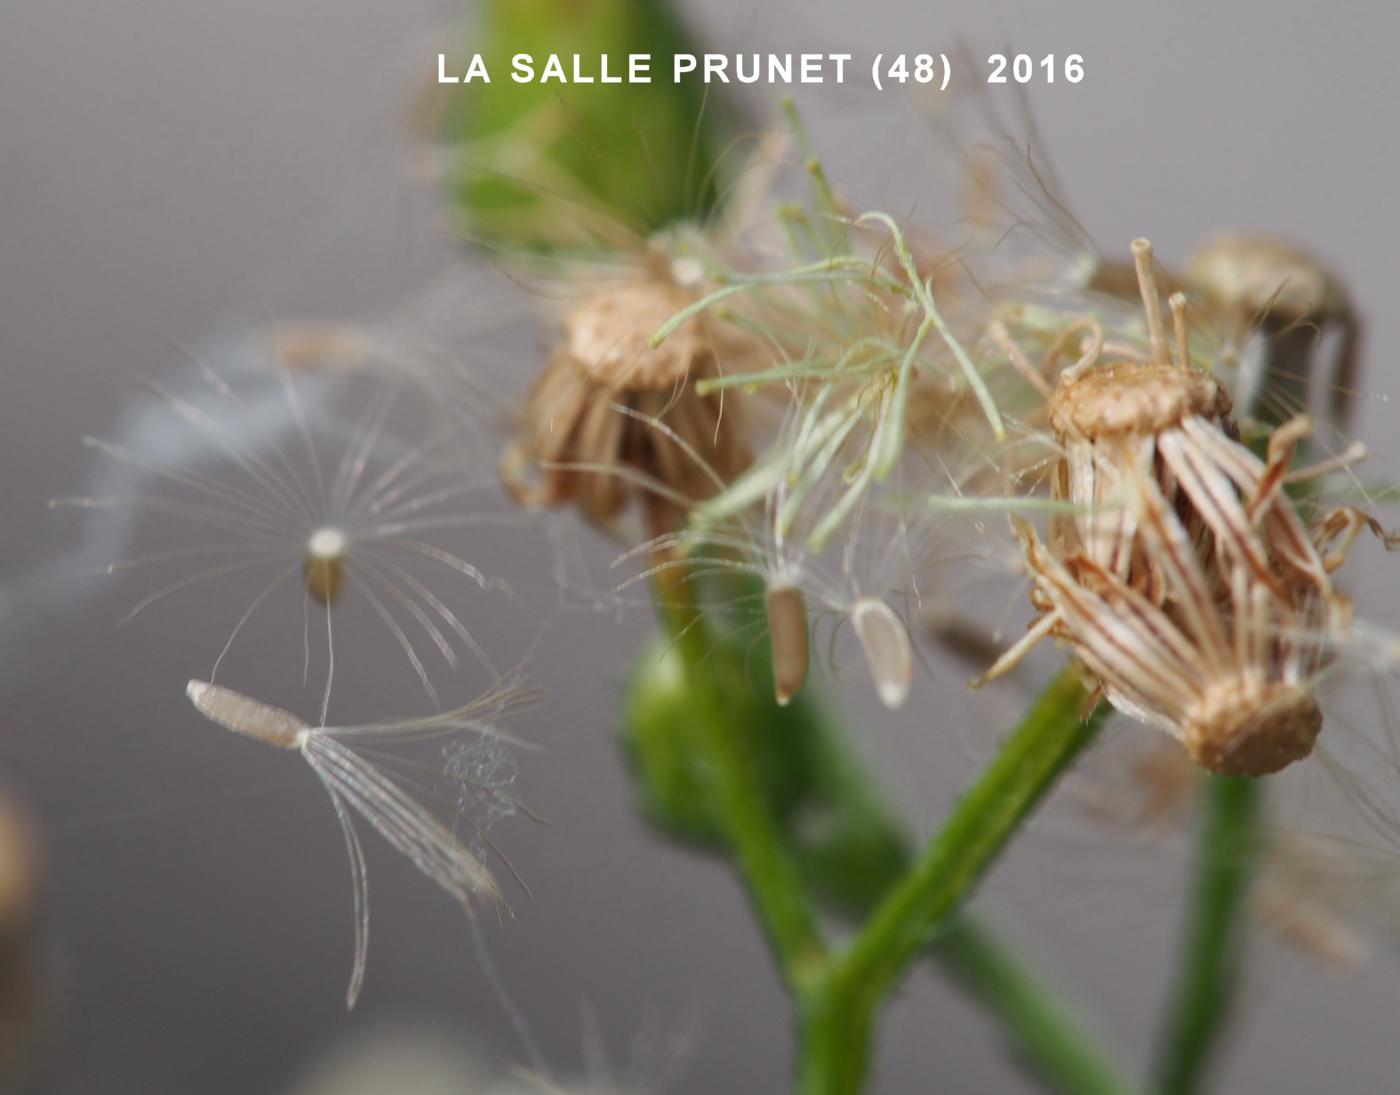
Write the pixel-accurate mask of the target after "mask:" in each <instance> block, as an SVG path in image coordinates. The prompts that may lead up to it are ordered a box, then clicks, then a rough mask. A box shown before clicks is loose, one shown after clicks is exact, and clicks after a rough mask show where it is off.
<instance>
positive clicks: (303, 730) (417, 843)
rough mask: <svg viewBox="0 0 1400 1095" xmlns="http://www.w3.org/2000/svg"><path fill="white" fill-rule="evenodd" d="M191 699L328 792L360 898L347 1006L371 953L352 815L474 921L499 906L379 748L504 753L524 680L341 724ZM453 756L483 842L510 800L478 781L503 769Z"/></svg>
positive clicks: (489, 886)
mask: <svg viewBox="0 0 1400 1095" xmlns="http://www.w3.org/2000/svg"><path fill="white" fill-rule="evenodd" d="M186 694H187V695H188V696H189V698H190V702H191V703H192V704H194V706H195V708H196V709H197V710H198V711H199V713H200V714H202V715H204V716H205V718H207V719H209V720H210V721H212V722H215V723H217V724H218V725H220V726H222V727H224V728H225V729H227V730H232V731H233V732H234V733H237V734H242V735H243V736H244V737H249V738H253V739H254V740H256V741H260V742H263V743H264V744H266V745H273V746H276V747H277V748H279V749H288V750H293V751H295V752H298V753H300V754H301V755H302V757H303V758H304V759H305V761H306V763H307V764H308V765H310V767H311V770H312V771H313V772H314V773H315V774H316V778H317V779H319V780H320V781H321V785H322V786H323V787H325V789H326V792H327V793H328V794H329V795H330V798H331V805H332V806H334V807H335V813H336V817H337V818H338V819H339V821H340V827H341V831H342V832H343V833H344V836H345V845H346V849H347V850H348V852H349V854H350V873H351V878H352V881H353V883H354V894H355V962H354V966H353V968H352V970H351V974H350V986H349V989H348V990H347V992H346V997H345V1003H346V1006H347V1007H353V1006H354V1004H355V1000H356V998H357V997H358V996H359V993H360V986H361V985H362V984H363V981H364V973H365V958H366V955H367V953H368V948H369V892H368V888H367V885H366V880H365V857H364V851H363V850H362V848H361V846H360V837H359V834H358V833H357V832H356V830H355V825H354V820H353V815H355V814H358V815H359V816H360V817H362V818H363V819H364V820H366V821H368V822H369V823H370V825H371V826H372V827H373V828H374V829H375V831H376V832H378V833H379V834H380V835H381V836H382V837H383V838H384V839H385V840H387V841H388V842H389V843H390V844H391V845H392V846H393V847H394V849H395V850H396V851H398V852H400V853H401V854H403V855H405V856H407V857H408V858H409V859H410V860H411V861H412V862H413V864H414V865H415V866H416V867H417V868H418V869H419V870H420V871H422V872H423V873H424V874H425V875H427V876H428V877H429V878H430V879H432V880H433V881H434V882H436V883H437V884H438V885H439V886H441V887H442V888H443V889H444V890H445V891H447V893H448V894H449V895H450V896H452V897H453V898H455V899H456V900H457V901H458V902H459V903H460V904H461V905H462V907H463V908H464V909H465V910H466V911H467V914H468V915H469V916H474V915H475V909H476V905H477V903H478V902H480V901H491V902H499V901H501V900H502V896H501V890H500V887H499V885H498V884H497V882H496V880H495V878H494V876H493V875H492V873H491V871H490V869H489V868H488V867H487V866H486V864H485V863H484V862H483V861H482V859H481V857H480V855H478V854H477V853H476V852H475V851H473V850H472V848H471V847H469V846H468V844H466V843H464V842H463V841H462V840H461V839H460V838H459V837H458V835H457V834H456V833H455V832H454V830H453V829H452V828H449V827H448V826H447V825H444V824H443V823H442V822H441V821H439V820H437V819H436V818H435V817H433V816H432V814H431V813H430V812H429V811H428V810H427V809H426V808H425V807H424V806H423V805H422V804H421V803H420V802H419V801H418V799H417V798H416V797H415V796H414V795H413V794H412V793H410V789H409V785H408V781H407V780H406V779H405V778H404V777H403V776H401V775H398V774H395V773H394V771H393V768H391V767H390V766H388V765H387V764H385V763H384V762H385V758H384V756H383V755H382V753H380V752H378V751H377V750H378V749H379V748H382V747H384V746H386V745H387V746H393V745H396V744H405V743H410V742H422V741H428V740H441V739H448V738H452V739H457V740H459V741H460V740H461V739H463V738H464V737H467V736H469V737H470V738H472V739H473V742H474V743H477V744H484V745H485V746H487V747H488V748H489V747H499V743H500V742H501V741H502V740H503V739H502V738H501V736H500V734H499V732H498V730H497V725H496V724H497V723H498V721H499V720H500V719H502V718H504V717H505V716H506V715H508V714H511V713H513V712H515V711H518V710H520V709H521V708H523V707H524V706H526V705H528V704H530V703H532V702H534V700H535V699H536V698H537V693H536V692H534V691H533V690H531V689H528V688H526V687H525V686H524V685H523V684H521V683H520V682H519V681H518V680H516V679H503V680H501V681H499V682H498V683H497V684H495V685H494V686H493V687H492V688H491V689H490V690H488V691H487V692H486V693H485V694H483V695H482V696H480V697H479V698H477V699H476V700H474V701H472V702H471V703H469V704H467V705H465V706H463V707H459V708H457V709H455V710H452V711H446V712H443V713H441V714H437V715H432V716H429V717H427V718H420V719H403V720H398V721H395V722H386V723H375V724H371V725H365V726H345V727H330V726H313V725H311V724H310V723H307V722H304V721H302V720H301V719H299V718H297V716H295V715H293V714H291V713H290V712H288V711H284V710H282V709H281V708H278V707H272V706H270V705H268V704H265V703H261V702H260V701H258V700H255V699H252V698H250V697H248V696H245V695H243V694H241V693H239V692H235V691H233V690H232V689H229V688H224V687H222V686H220V685H215V684H208V683H206V682H204V681H190V683H189V686H188V687H187V688H186ZM453 757H454V759H453V760H452V761H451V763H450V764H449V770H448V778H449V779H451V781H452V782H453V783H454V784H455V785H456V790H457V801H456V804H455V805H456V808H457V816H458V817H462V816H463V815H464V814H465V811H466V808H467V806H468V805H469V804H470V805H474V804H476V803H478V802H484V803H486V805H487V810H486V816H485V819H484V820H483V821H482V822H480V823H479V825H480V827H481V828H479V829H478V834H479V835H482V829H484V826H485V824H486V823H488V822H489V821H490V820H491V819H492V818H493V817H495V816H499V814H500V813H501V808H502V804H503V802H505V801H506V800H505V799H504V797H503V792H504V788H503V787H502V786H501V785H500V784H499V783H498V782H497V781H495V780H494V779H491V780H486V781H484V782H483V781H481V780H480V778H479V777H480V775H481V774H482V772H483V771H484V772H485V773H486V774H488V775H493V774H494V773H495V772H496V771H497V770H498V768H499V766H498V765H496V764H488V765H485V766H482V765H469V764H463V763H462V761H461V759H460V758H461V753H460V751H457V752H455V753H454V754H453ZM482 839H483V840H484V839H485V838H484V835H482Z"/></svg>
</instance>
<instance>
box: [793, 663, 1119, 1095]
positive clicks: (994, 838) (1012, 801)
mask: <svg viewBox="0 0 1400 1095" xmlns="http://www.w3.org/2000/svg"><path fill="white" fill-rule="evenodd" d="M1087 699H1088V694H1087V692H1086V691H1085V689H1084V687H1083V685H1082V684H1081V683H1080V682H1079V679H1078V677H1077V676H1076V675H1075V674H1074V673H1073V671H1066V672H1065V673H1063V674H1061V676H1060V677H1059V678H1058V679H1057V680H1056V681H1055V682H1054V683H1053V684H1051V685H1050V687H1049V688H1047V689H1046V691H1045V692H1044V693H1042V695H1041V697H1040V698H1039V699H1038V700H1037V701H1036V703H1035V704H1034V706H1032V708H1031V710H1030V711H1029V712H1028V713H1027V714H1026V717H1025V718H1024V719H1023V720H1022V722H1021V725H1020V726H1019V727H1017V729H1016V730H1015V731H1014V732H1013V733H1012V734H1011V736H1010V737H1009V738H1008V739H1007V740H1006V742H1005V743H1004V744H1003V745H1002V747H1001V749H1000V751H999V752H998V753H997V755H996V756H995V757H994V758H993V759H992V761H991V763H990V764H988V766H987V767H986V768H985V769H984V770H983V772H982V774H981V775H980V776H979V777H978V778H977V780H976V781H975V782H974V783H973V785H972V786H971V787H970V788H969V789H968V791H967V792H966V793H965V794H964V795H963V797H962V798H961V800H960V801H959V802H958V804H957V805H956V806H955V807H954V808H953V811H952V813H951V814H950V815H949V817H948V820H947V821H946V822H945V824H944V826H943V828H942V829H941V830H940V831H939V833H938V834H937V835H936V836H935V837H934V838H933V840H932V841H931V842H930V843H929V844H928V846H927V848H926V849H925V850H924V852H923V854H922V855H921V856H920V857H919V858H918V860H916V862H915V863H914V865H913V868H912V869H911V870H910V871H909V873H908V874H907V875H905V877H904V878H903V879H902V880H900V881H899V882H898V883H897V884H896V885H895V886H894V887H893V888H892V889H891V891H890V892H889V893H888V894H887V895H886V896H885V898H884V899H883V900H882V901H881V902H880V904H879V905H878V906H877V907H876V908H875V910H874V911H873V913H872V914H871V916H870V918H869V919H868V920H867V921H866V923H865V925H864V927H863V928H862V929H861V930H860V931H859V933H858V934H857V935H856V937H855V939H854V941H853V942H852V943H851V945H850V947H849V948H848V949H847V950H846V952H845V953H844V954H842V955H840V956H839V957H838V958H835V959H833V960H832V963H831V965H830V968H829V970H828V972H827V974H826V975H825V977H824V978H823V979H822V981H821V982H820V983H819V984H817V985H815V986H813V988H812V990H811V991H810V992H809V993H808V994H807V995H806V996H805V998H804V999H803V1001H802V1016H801V1019H802V1031H803V1044H802V1062H801V1070H802V1075H801V1090H802V1091H804V1092H806V1093H808V1095H850V1093H853V1092H857V1091H859V1090H860V1087H861V1083H862V1081H863V1079H864V1076H865V1072H866V1067H867V1063H868V1060H869V1056H870V1041H871V1027H872V1024H873V1022H874V1018H875V1015H876V1013H877V1011H878V1009H879V1006H880V1004H881V1003H882V1002H883V1000H884V999H885V997H886V996H887V995H888V994H889V992H890V991H891V990H892V989H893V988H894V987H895V985H896V984H897V983H898V981H899V979H900V978H901V976H902V975H903V973H904V972H905V970H906V969H907V968H908V966H909V964H910V962H911V961H912V960H913V959H914V957H915V956H916V955H917V954H918V953H919V952H920V951H921V950H922V949H923V948H924V947H926V946H927V945H928V944H929V943H930V942H931V941H932V939H933V938H934V937H935V936H936V935H937V933H938V932H939V931H940V930H941V929H943V928H945V927H946V926H947V925H948V922H949V920H950V918H951V917H952V916H953V915H954V914H955V913H956V912H957V910H958V908H959V907H960V906H961V904H962V903H963V901H964V900H965V899H966V898H967V896H968V895H969V894H970V893H971V891H972V889H973V887H974V886H975V885H976V883H977V881H978V880H979V879H980V878H981V876H982V873H983V872H984V871H985V870H986V868H987V867H988V865H989V864H990V863H991V862H992V860H994V859H995V858H996V856H997V854H998V853H999V852H1000V851H1001V849H1002V848H1003V846H1004V845H1005V844H1006V842H1007V840H1008V839H1010V837H1011V835H1012V834H1013V833H1014V832H1015V831H1016V830H1017V828H1019V826H1020V824H1021V822H1022V821H1023V820H1024V819H1025V817H1026V815H1027V814H1028V813H1029V812H1030V811H1031V809H1032V808H1033V807H1034V806H1035V805H1036V804H1037V803H1038V802H1039V801H1040V800H1041V798H1042V797H1043V796H1044V795H1045V793H1046V792H1047V791H1048V790H1049V789H1050V787H1051V786H1052V785H1053V784H1054V782H1055V780H1056V778H1057V777H1058V776H1059V775H1060V773H1061V772H1062V771H1063V770H1064V769H1065V767H1066V766H1067V765H1068V764H1069V763H1070V762H1071V761H1072V760H1074V758H1075V757H1076V756H1078V755H1079V753H1080V751H1081V750H1082V749H1083V748H1084V747H1085V746H1086V745H1087V744H1088V743H1089V741H1090V740H1091V739H1092V738H1093V736H1094V733H1095V731H1096V730H1097V729H1098V726H1099V723H1100V722H1101V721H1102V716H1103V710H1102V709H1100V710H1099V711H1096V712H1095V713H1094V714H1093V715H1091V716H1090V717H1089V718H1087V719H1085V718H1084V717H1083V708H1084V705H1085V703H1086V702H1087Z"/></svg>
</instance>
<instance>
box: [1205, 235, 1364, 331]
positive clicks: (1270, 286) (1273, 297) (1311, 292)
mask: <svg viewBox="0 0 1400 1095" xmlns="http://www.w3.org/2000/svg"><path fill="white" fill-rule="evenodd" d="M1187 276H1188V278H1189V279H1190V281H1191V283H1192V284H1193V285H1195V286H1196V287H1198V288H1200V289H1202V290H1204V291H1205V292H1207V293H1209V294H1211V295H1212V296H1214V297H1215V298H1216V299H1218V300H1220V301H1222V302H1227V303H1230V304H1233V305H1236V306H1238V307H1241V308H1243V309H1245V310H1246V311H1248V312H1250V313H1252V314H1253V316H1254V318H1256V319H1258V320H1259V321H1260V322H1262V323H1264V324H1265V325H1266V326H1270V327H1279V326H1290V325H1292V324H1295V323H1300V322H1305V321H1307V320H1314V321H1325V320H1327V319H1331V318H1337V317H1340V316H1343V315H1346V314H1349V313H1350V311H1351V308H1350V304H1349V302H1348V300H1347V292H1346V289H1345V287H1344V286H1343V285H1342V283H1341V282H1340V281H1339V280H1338V279H1337V278H1336V277H1335V276H1334V275H1333V274H1332V273H1331V272H1330V271H1328V270H1326V269H1325V268H1324V267H1323V266H1322V265H1321V264H1320V263H1319V262H1318V261H1317V260H1316V259H1315V258H1313V256H1312V255H1309V254H1308V253H1307V252H1306V251H1303V250H1302V249H1300V248H1298V247H1296V246H1294V245H1293V244H1290V243H1286V242H1284V241H1283V240H1280V239H1276V238H1274V237H1272V236H1261V235H1252V234H1249V233H1243V232H1227V233H1222V234H1220V235H1216V236H1212V237H1210V238H1209V239H1207V240H1206V241H1205V242H1204V243H1202V244H1201V245H1200V246H1199V247H1197V248H1196V250H1195V252H1194V253H1193V254H1192V256H1191V259H1190V261H1189V262H1188V264H1187Z"/></svg>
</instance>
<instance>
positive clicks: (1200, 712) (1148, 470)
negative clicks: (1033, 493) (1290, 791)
mask: <svg viewBox="0 0 1400 1095" xmlns="http://www.w3.org/2000/svg"><path fill="white" fill-rule="evenodd" d="M1134 254H1135V258H1136V259H1137V260H1138V269H1139V275H1140V277H1141V278H1142V287H1143V292H1142V295H1143V300H1144V304H1145V305H1146V307H1147V308H1148V321H1149V323H1148V326H1149V329H1150V331H1151V334H1152V342H1153V348H1154V352H1153V355H1152V360H1149V361H1146V362H1120V363H1114V364H1106V365H1097V364H1089V365H1087V366H1086V367H1084V368H1079V367H1076V368H1075V369H1073V370H1070V371H1068V372H1067V373H1065V374H1062V376H1061V377H1060V380H1059V383H1058V384H1057V386H1056V388H1055V389H1054V391H1053V392H1052V393H1051V394H1050V398H1049V411H1050V421H1051V425H1052V429H1053V432H1054V439H1055V442H1056V444H1057V446H1058V447H1059V450H1060V453H1061V456H1060V459H1059V460H1058V462H1057V464H1056V467H1055V469H1054V473H1053V476H1052V479H1051V489H1052V493H1053V495H1054V497H1055V498H1056V499H1057V500H1061V501H1064V502H1067V503H1069V509H1068V511H1067V512H1066V513H1064V514H1062V515H1059V516H1057V517H1055V518H1054V519H1053V521H1052V522H1051V526H1050V530H1049V541H1048V544H1047V543H1043V542H1042V541H1041V540H1040V538H1039V537H1038V535H1037V533H1036V532H1035V530H1034V529H1033V528H1032V527H1031V526H1030V525H1029V524H1026V523H1025V522H1019V523H1018V525H1017V529H1018V534H1019V536H1020V538H1021V541H1022V545H1023V548H1024V552H1025V557H1026V561H1027V564H1028V567H1029V569H1030V572H1031V576H1032V578H1033V580H1034V582H1035V591H1034V597H1033V599H1034V602H1035V604H1036V606H1037V607H1038V608H1039V609H1040V610H1041V612H1042V616H1041V619H1040V620H1039V621H1038V622H1037V623H1036V625H1035V626H1034V627H1033V628H1032V629H1031V631H1030V632H1029V633H1028V635H1027V636H1026V638H1025V639H1024V640H1022V642H1020V643H1018V644H1017V645H1016V646H1015V647H1013V648H1012V650H1010V651H1008V652H1007V654H1006V655H1004V656H1003V658H1002V659H1001V660H1000V661H999V662H998V663H997V665H995V666H994V667H993V669H992V670H991V671H990V672H989V674H988V676H996V675H998V674H999V673H1001V672H1005V670H1006V669H1007V668H1009V667H1010V665H1012V664H1014V663H1015V661H1016V660H1018V659H1019V658H1020V657H1021V656H1022V655H1023V654H1024V652H1025V651H1026V650H1027V649H1029V648H1030V646H1031V645H1033V644H1034V643H1035V642H1037V641H1038V640H1039V639H1041V638H1043V637H1044V636H1046V635H1054V636H1056V637H1058V638H1060V639H1062V640H1064V641H1066V642H1068V643H1069V644H1070V645H1071V646H1072V647H1073V649H1074V651H1075V653H1076V654H1077V655H1078V657H1079V658H1080V659H1081V660H1082V661H1083V662H1084V663H1085V664H1086V665H1087V666H1088V667H1089V668H1090V669H1091V670H1092V671H1093V672H1094V673H1095V675H1096V676H1097V677H1098V679H1099V683H1100V688H1101V690H1102V693H1103V695H1104V696H1105V697H1106V698H1107V699H1108V701H1109V702H1110V703H1112V704H1113V705H1114V706H1115V707H1117V708H1118V709H1119V710H1120V711H1123V712H1124V713H1126V714H1128V715H1130V716H1132V717H1134V718H1137V719H1139V720H1141V721H1144V722H1148V723H1152V724H1154V725H1156V726H1158V727H1160V728H1161V729H1163V730H1165V731H1166V732H1168V733H1169V734H1171V735H1172V736H1173V737H1175V738H1177V739H1178V740H1179V741H1181V743H1182V744H1183V745H1184V746H1185V747H1186V750H1187V752H1188V753H1189V754H1190V755H1191V757H1192V758H1193V759H1194V760H1195V761H1196V762H1197V763H1198V764H1200V765H1202V766H1203V767H1205V768H1208V769H1210V770H1212V771H1216V772H1221V773H1225V774H1229V775H1251V776H1257V775H1263V774H1266V773H1269V772H1275V771H1277V770H1279V769H1280V768H1283V767H1285V766H1286V765H1288V764H1290V763H1292V762H1293V761H1295V760H1298V759H1300V758H1302V757H1305V756H1307V755H1308V754H1309V752H1311V750H1312V747H1313V743H1314V742H1315V740H1316V738H1317V735H1318V733H1319V731H1320V730H1321V728H1322V714H1321V712H1320V710H1319V709H1318V707H1317V704H1316V702H1315V701H1314V699H1313V697H1312V686H1313V683H1314V682H1315V680H1316V678H1317V674H1318V671H1319V670H1320V669H1321V668H1322V666H1323V665H1324V664H1325V662H1326V661H1327V659H1328V658H1329V657H1330V651H1331V649H1332V648H1333V644H1334V642H1335V640H1337V639H1338V638H1340V637H1341V636H1342V634H1343V633H1344V632H1345V631H1346V629H1347V627H1348V625H1349V621H1350V606H1349V604H1348V602H1347V601H1346V600H1345V598H1343V597H1342V596H1340V595H1339V594H1338V593H1337V592H1336V591H1335V589H1334V588H1333V586H1332V583H1331V579H1330V577H1329V571H1330V570H1331V569H1332V566H1331V565H1329V563H1328V562H1326V561H1324V559H1323V556H1322V554H1321V551H1322V549H1323V548H1324V547H1325V546H1326V545H1327V543H1328V542H1329V541H1330V540H1331V539H1333V538H1334V536H1336V535H1340V534H1339V533H1337V532H1336V531H1335V530H1334V529H1333V530H1332V531H1329V529H1332V528H1333V526H1336V525H1338V524H1339V522H1337V521H1336V520H1334V518H1332V517H1330V516H1329V517H1327V518H1324V520H1322V521H1321V522H1320V523H1319V524H1318V525H1317V526H1316V527H1315V528H1313V529H1310V528H1309V526H1308V525H1307V524H1305V522H1304V521H1303V520H1302V518H1301V517H1300V516H1299V514H1298V513H1297V511H1296V510H1295V508H1294V506H1293V503H1292V501H1291V500H1290V499H1289V497H1288V495H1287V494H1286V493H1285V492H1284V490H1283V485H1284V480H1285V476H1286V475H1287V474H1288V473H1289V467H1290V464H1291V463H1292V459H1293V455H1294V451H1295V448H1296V446H1297V443H1298V442H1299V441H1300V440H1301V439H1302V438H1303V437H1304V436H1306V435H1307V433H1308V432H1309V429H1310V424H1309V423H1308V421H1307V420H1306V419H1295V420H1293V421H1291V422H1289V423H1286V424H1285V425H1283V426H1281V427H1279V429H1278V430H1276V431H1275V433H1274V435H1273V437H1272V438H1271V439H1270V442H1269V445H1268V454H1267V458H1266V459H1260V458H1259V457H1258V456H1256V455H1255V454H1254V453H1253V452H1251V451H1250V449H1249V448H1247V447H1246V446H1245V445H1243V444H1242V443H1241V442H1240V441H1239V440H1238V432H1237V430H1236V428H1235V425H1234V423H1233V422H1232V421H1231V419H1230V417H1229V411H1230V399H1229V396H1228V394H1227V393H1226V392H1225V390H1224V389H1223V387H1222V386H1221V385H1220V384H1219V383H1218V382H1217V381H1216V380H1214V379H1213V378H1211V377H1210V376H1208V375H1206V374H1204V373H1202V372H1200V371H1199V370H1197V369H1195V368H1194V367H1192V366H1190V365H1188V364H1187V362H1188V361H1189V354H1188V353H1187V350H1186V346H1185V339H1186V333H1185V332H1186V328H1185V323H1184V307H1183V302H1182V301H1181V299H1180V298H1179V297H1177V298H1174V299H1173V313H1174V317H1175V319H1176V321H1177V322H1176V342H1177V345H1176V354H1175V361H1174V363H1173V362H1172V361H1171V360H1169V358H1168V347H1167V341H1166V337H1165V333H1164V332H1163V331H1162V329H1161V324H1160V319H1159V317H1158V316H1157V314H1156V311H1155V310H1156V308H1157V306H1158V305H1157V298H1156V289H1155V286H1154V284H1153V283H1152V280H1151V273H1150V270H1151V265H1150V264H1151V252H1150V249H1149V248H1148V247H1147V246H1146V245H1145V243H1141V242H1140V243H1139V244H1136V245H1135V246H1134Z"/></svg>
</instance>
